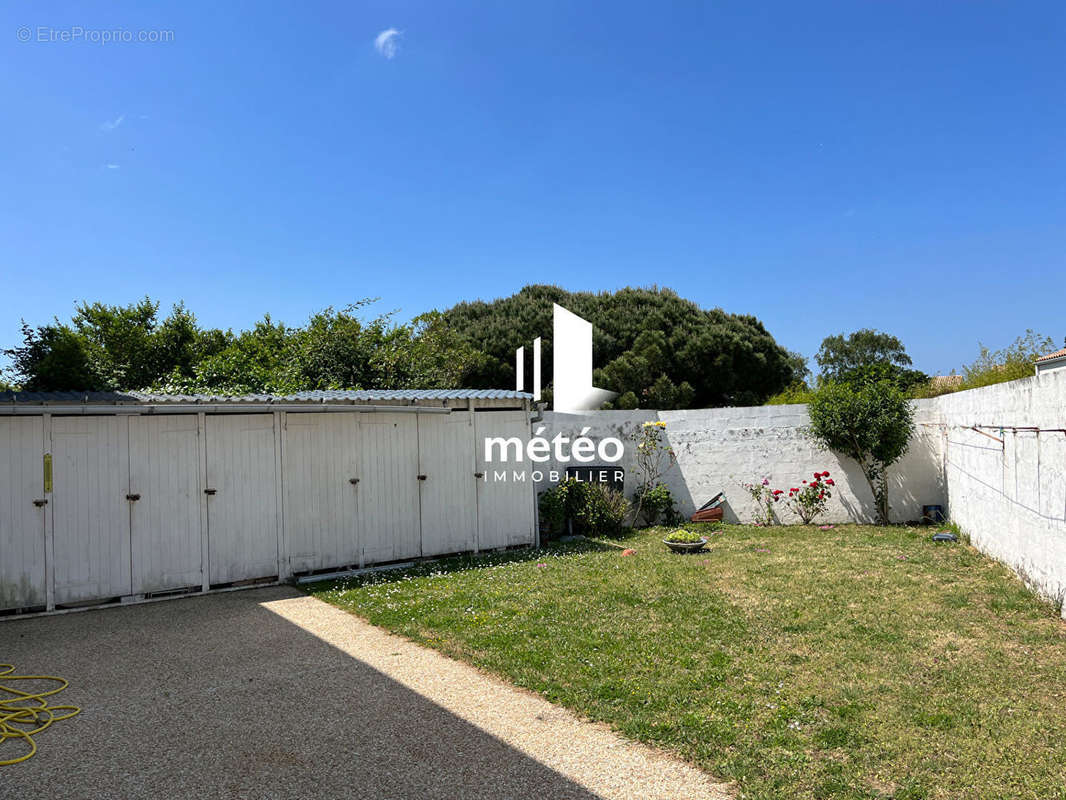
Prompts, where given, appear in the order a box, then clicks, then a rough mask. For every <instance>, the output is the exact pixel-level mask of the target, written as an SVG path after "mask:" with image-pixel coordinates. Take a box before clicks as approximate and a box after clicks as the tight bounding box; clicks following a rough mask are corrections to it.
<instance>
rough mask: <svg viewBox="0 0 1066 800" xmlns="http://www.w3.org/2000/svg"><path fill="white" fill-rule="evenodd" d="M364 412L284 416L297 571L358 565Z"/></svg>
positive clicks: (288, 533)
mask: <svg viewBox="0 0 1066 800" xmlns="http://www.w3.org/2000/svg"><path fill="white" fill-rule="evenodd" d="M360 416H361V415H360V414H286V418H285V432H284V433H285V438H284V445H283V451H282V456H283V458H282V463H283V465H284V466H283V469H284V473H285V476H284V477H285V539H286V542H287V544H288V549H289V564H290V567H291V569H292V571H293V572H306V571H309V570H318V569H326V568H331V567H345V566H351V565H358V564H359V561H360V557H359V556H360V553H359V550H360V543H359V520H358V513H357V495H358V493H359V492H360V488H359V487H360V486H361V483H360V480H361V470H360V468H359V466H360V465H359V458H360V451H361V449H362V448H361V447H360V442H359V430H360V426H359V417H360Z"/></svg>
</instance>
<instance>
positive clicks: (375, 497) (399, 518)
mask: <svg viewBox="0 0 1066 800" xmlns="http://www.w3.org/2000/svg"><path fill="white" fill-rule="evenodd" d="M359 416H360V418H361V419H360V423H359V425H360V442H361V443H362V447H361V448H360V451H359V475H358V478H359V485H358V495H359V498H358V500H359V532H360V534H361V536H362V545H361V549H362V554H363V562H364V563H366V564H374V563H384V562H387V561H399V560H401V559H405V558H415V557H417V556H419V555H421V554H422V542H421V534H420V532H419V521H418V422H417V420H416V418H415V415H414V414H404V413H389V412H382V413H372V414H360V415H359Z"/></svg>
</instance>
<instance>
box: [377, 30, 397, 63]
mask: <svg viewBox="0 0 1066 800" xmlns="http://www.w3.org/2000/svg"><path fill="white" fill-rule="evenodd" d="M401 35H402V34H401V33H400V31H398V30H396V29H395V28H388V29H386V30H383V31H382V32H381V33H379V34H378V35H377V36H376V37H375V38H374V49H375V50H377V51H378V52H379V53H381V55H383V56H385V58H390V59H391V58H395V57H396V51H397V50H399V49H400V36H401Z"/></svg>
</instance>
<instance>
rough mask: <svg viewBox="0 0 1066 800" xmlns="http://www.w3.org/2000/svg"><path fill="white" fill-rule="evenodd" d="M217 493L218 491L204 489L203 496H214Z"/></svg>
mask: <svg viewBox="0 0 1066 800" xmlns="http://www.w3.org/2000/svg"><path fill="white" fill-rule="evenodd" d="M217 491H218V489H204V494H208V495H211V494H214V493H215V492H217Z"/></svg>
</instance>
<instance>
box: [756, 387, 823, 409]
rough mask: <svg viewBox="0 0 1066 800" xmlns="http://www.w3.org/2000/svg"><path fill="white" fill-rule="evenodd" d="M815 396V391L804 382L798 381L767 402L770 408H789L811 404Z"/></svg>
mask: <svg viewBox="0 0 1066 800" xmlns="http://www.w3.org/2000/svg"><path fill="white" fill-rule="evenodd" d="M813 395H814V390H813V389H811V387H810V386H808V385H807V384H806V383H804V382H803V381H796V382H794V383H792V384H791V385H790V386H789V387H788V388H787V389H785V390H784V391H783V392H778V393H777V394H775V395H774V396H773V397H771V398H770V399H769V400H767V401H766V405H768V406H787V405H793V404H803V403H809V402H810V401H811V397H812V396H813Z"/></svg>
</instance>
